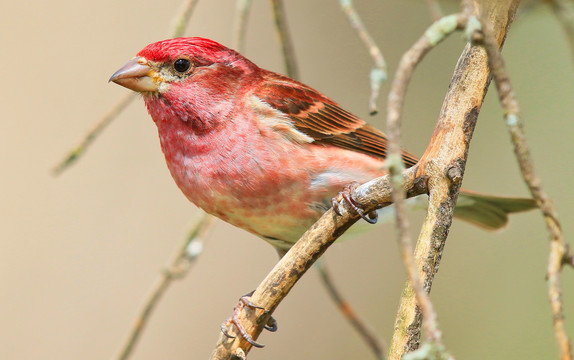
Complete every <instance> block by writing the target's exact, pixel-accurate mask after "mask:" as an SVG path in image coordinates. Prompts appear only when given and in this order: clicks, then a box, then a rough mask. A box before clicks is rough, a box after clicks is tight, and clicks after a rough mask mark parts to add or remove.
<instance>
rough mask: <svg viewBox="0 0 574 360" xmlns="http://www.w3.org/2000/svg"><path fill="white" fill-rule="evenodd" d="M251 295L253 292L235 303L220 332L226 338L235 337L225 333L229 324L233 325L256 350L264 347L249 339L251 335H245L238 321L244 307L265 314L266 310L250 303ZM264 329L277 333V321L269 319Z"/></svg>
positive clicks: (245, 332)
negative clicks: (261, 311)
mask: <svg viewBox="0 0 574 360" xmlns="http://www.w3.org/2000/svg"><path fill="white" fill-rule="evenodd" d="M252 294H253V291H252V292H250V293H248V294H245V295H243V296H242V297H241V298H240V299H239V302H238V303H237V305H235V308H234V309H233V314H232V315H231V317H229V319H227V321H225V322H224V323H223V324H221V332H222V333H223V335H225V336H227V337H228V338H234V337H235V336H233V335H231V334H229V332H228V331H227V329H229V326H230V325H231V324H233V325H234V326H235V327H236V328H237V330H239V333H240V334H241V336H242V337H243V338H244V339H245V340H246V341H247V342H248V343H250V344H251V345H253V346H255V347H257V348H262V347H263V346H264V345H261V344H259V343H256V342H255V340H253V338H252V337H251V335H249V334H248V333H247V331H246V330H245V329H244V328H243V325H241V321H240V320H239V313H240V312H241V310H242V309H243V308H244V307H246V306H247V307H250V308H252V309H261V310H263V312H264V313H267V312H268V310H267V309H265V308H263V307H261V306H257V305H255V304H254V303H252V302H251V300H249V297H250V296H251V295H252ZM265 329H266V330H269V331H272V332H273V331H277V321H275V319H274V318H273V317H270V318H269V320H267V324H265Z"/></svg>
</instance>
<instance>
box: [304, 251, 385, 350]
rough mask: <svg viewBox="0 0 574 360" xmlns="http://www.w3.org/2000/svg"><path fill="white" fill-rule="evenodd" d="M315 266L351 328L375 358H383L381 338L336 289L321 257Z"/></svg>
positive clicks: (383, 345)
mask: <svg viewBox="0 0 574 360" xmlns="http://www.w3.org/2000/svg"><path fill="white" fill-rule="evenodd" d="M315 268H316V269H317V271H318V272H319V275H320V276H321V281H322V282H323V284H324V285H325V287H326V288H327V290H328V292H329V296H330V297H331V299H333V301H334V302H335V304H336V305H337V307H338V308H339V310H340V311H341V313H343V315H345V317H346V318H347V320H348V321H349V322H350V323H351V325H352V326H353V328H355V330H356V331H357V333H358V334H359V336H361V338H362V339H363V340H364V341H365V343H367V345H369V348H370V349H371V350H372V352H373V354H375V356H376V357H377V359H379V360H382V359H384V358H385V356H384V347H385V344H384V342H383V340H382V339H381V340H379V338H378V337H377V336H376V335H375V334H374V333H373V330H371V328H370V327H369V326H368V325H367V323H366V322H365V321H364V320H363V319H361V318H360V317H359V315H358V314H357V313H356V312H355V310H353V307H352V306H351V304H350V303H349V302H347V301H346V300H345V299H344V298H343V295H341V292H340V291H339V290H338V289H337V286H336V285H335V283H334V282H333V278H332V277H331V274H330V273H329V271H328V270H327V268H326V267H325V263H324V261H321V259H319V260H318V261H317V262H315Z"/></svg>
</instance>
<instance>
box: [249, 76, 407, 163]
mask: <svg viewBox="0 0 574 360" xmlns="http://www.w3.org/2000/svg"><path fill="white" fill-rule="evenodd" d="M273 75H275V76H279V78H277V79H276V80H278V81H277V82H273V81H270V82H268V83H267V84H266V86H265V87H264V88H262V89H260V90H261V91H260V92H259V93H256V94H255V95H256V96H257V97H259V98H260V99H261V100H263V101H264V102H266V103H267V104H269V105H271V106H272V107H273V108H275V109H277V110H279V111H281V112H283V113H285V114H287V115H288V116H289V117H290V118H291V120H292V121H293V125H294V126H295V127H296V128H297V130H299V131H301V132H303V133H305V134H306V135H308V136H310V137H312V138H313V139H315V141H316V142H317V143H320V144H328V145H333V146H338V147H341V148H344V149H348V150H353V151H358V152H361V153H364V154H367V155H371V156H374V157H378V158H386V156H387V137H386V136H385V134H383V133H382V132H381V131H379V130H378V129H376V128H374V127H372V126H370V125H368V124H367V123H366V122H365V121H363V120H361V119H359V118H358V117H356V116H355V115H353V114H351V113H350V112H348V111H346V110H345V109H343V108H341V107H340V106H339V105H338V104H336V103H334V102H333V101H332V100H330V99H329V98H327V97H325V96H323V95H322V94H320V93H318V92H317V91H315V90H313V89H311V88H309V87H307V86H305V85H303V84H300V83H298V82H294V81H292V80H291V79H288V78H284V77H282V76H280V75H276V74H273ZM285 82H288V84H286V83H285ZM402 158H403V161H404V163H405V166H407V167H411V166H413V165H414V164H416V163H417V161H418V159H417V158H416V157H415V156H414V155H412V154H410V153H408V152H406V151H405V152H403V154H402Z"/></svg>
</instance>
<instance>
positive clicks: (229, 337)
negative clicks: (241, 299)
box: [221, 318, 235, 339]
mask: <svg viewBox="0 0 574 360" xmlns="http://www.w3.org/2000/svg"><path fill="white" fill-rule="evenodd" d="M229 320H231V318H230V319H229ZM229 320H227V321H226V322H224V323H223V324H221V332H222V333H223V335H225V336H226V337H227V338H228V339H235V336H233V335H231V334H230V333H229V332H228V331H227V328H228V327H229V325H230V324H231V321H229Z"/></svg>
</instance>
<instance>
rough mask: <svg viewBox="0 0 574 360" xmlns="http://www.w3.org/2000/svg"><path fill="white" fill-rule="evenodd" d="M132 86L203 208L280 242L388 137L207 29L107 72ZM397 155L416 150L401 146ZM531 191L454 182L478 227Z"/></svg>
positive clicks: (365, 174) (496, 220)
mask: <svg viewBox="0 0 574 360" xmlns="http://www.w3.org/2000/svg"><path fill="white" fill-rule="evenodd" d="M110 80H111V81H113V82H115V83H117V84H119V85H122V86H125V87H127V88H129V89H131V90H134V91H137V92H140V93H141V94H142V95H143V99H144V101H145V104H146V106H147V109H148V111H149V113H150V115H151V117H152V118H153V120H154V122H155V123H156V125H157V128H158V132H159V138H160V142H161V147H162V150H163V153H164V155H165V159H166V162H167V166H168V168H169V170H170V172H171V175H172V176H173V178H174V180H175V182H176V183H177V185H178V186H179V188H180V189H181V190H182V191H183V193H184V194H185V195H186V196H187V198H188V199H189V200H190V201H191V202H193V203H194V204H195V205H197V206H198V207H200V208H201V209H203V210H204V211H206V212H207V213H209V214H212V215H215V216H217V217H219V218H220V219H222V220H224V221H227V222H229V223H231V224H233V225H235V226H237V227H240V228H242V229H245V230H247V231H249V232H251V233H253V234H255V235H257V236H259V237H261V238H262V239H264V240H266V241H267V242H269V243H270V244H271V245H273V246H274V247H275V248H276V249H277V250H278V251H279V253H282V252H284V251H286V250H288V249H289V248H290V247H291V246H292V245H293V244H294V243H295V242H296V241H297V240H298V239H299V237H300V236H301V235H302V234H303V233H304V232H305V230H306V229H307V228H309V226H310V225H312V224H313V223H314V222H315V221H316V220H317V219H318V218H319V217H320V216H321V215H322V214H323V213H324V212H325V211H326V210H327V209H329V208H330V207H331V199H332V198H333V197H334V196H335V195H336V194H338V193H339V192H340V191H342V190H343V188H344V187H345V185H347V184H349V183H351V182H359V183H362V182H366V181H368V180H371V179H373V178H375V177H378V176H381V175H384V174H385V173H386V170H385V157H386V154H387V152H386V147H387V146H386V145H387V139H386V137H385V135H384V134H383V133H382V132H381V131H379V130H377V129H375V128H374V127H372V126H370V125H368V124H367V123H366V122H365V121H363V120H361V119H359V118H358V117H356V116H354V115H353V114H351V113H350V112H348V111H347V110H345V109H343V108H341V107H340V106H339V105H338V104H337V103H336V102H334V101H333V100H331V99H329V98H328V97H326V96H325V95H323V94H321V93H320V92H318V91H317V90H314V89H312V88H310V87H309V86H307V85H304V84H302V83H300V82H297V81H295V80H292V79H290V78H288V77H285V76H283V75H280V74H277V73H274V72H271V71H267V70H264V69H261V68H259V67H258V66H257V65H255V64H254V63H253V62H251V61H249V60H248V59H246V58H245V57H243V56H242V55H240V54H239V53H237V52H235V51H233V50H231V49H228V48H226V47H225V46H223V45H221V44H218V43H216V42H214V41H211V40H208V39H203V38H198V37H193V38H177V39H170V40H165V41H160V42H156V43H153V44H151V45H148V46H146V47H145V48H144V49H143V50H141V51H140V52H139V53H138V54H137V56H136V57H135V58H133V59H132V60H130V61H129V62H128V63H127V64H126V65H125V66H123V67H122V68H121V69H119V70H118V71H117V72H116V73H115V74H114V75H113V76H112V77H111V79H110ZM402 158H403V161H404V163H405V165H406V166H407V167H409V166H413V165H414V164H416V162H417V158H416V157H415V156H414V155H412V154H410V153H408V152H403V154H402ZM534 206H535V204H534V201H533V200H531V199H519V198H503V197H495V196H486V195H482V194H478V193H474V192H469V191H466V190H462V191H461V193H460V197H459V206H457V209H456V211H455V216H459V217H461V218H463V219H465V220H468V221H470V222H472V223H474V224H477V225H480V226H483V227H485V228H488V229H498V228H501V227H503V226H504V225H505V224H506V222H507V221H508V219H507V214H509V213H512V212H517V211H524V210H528V209H531V208H533V207H534Z"/></svg>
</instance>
